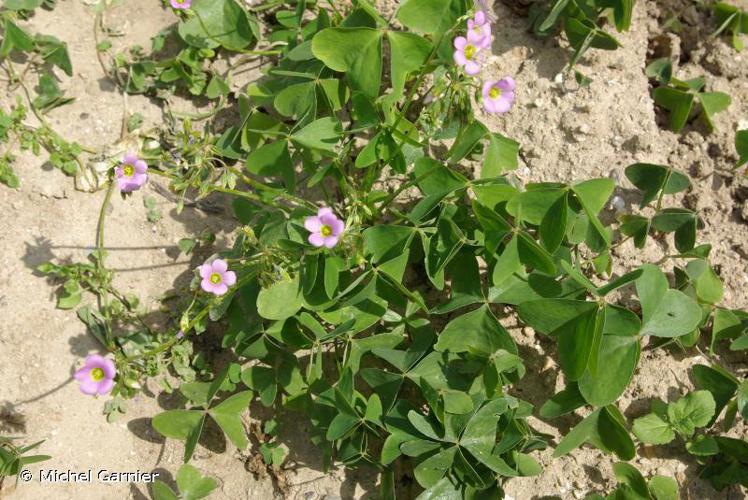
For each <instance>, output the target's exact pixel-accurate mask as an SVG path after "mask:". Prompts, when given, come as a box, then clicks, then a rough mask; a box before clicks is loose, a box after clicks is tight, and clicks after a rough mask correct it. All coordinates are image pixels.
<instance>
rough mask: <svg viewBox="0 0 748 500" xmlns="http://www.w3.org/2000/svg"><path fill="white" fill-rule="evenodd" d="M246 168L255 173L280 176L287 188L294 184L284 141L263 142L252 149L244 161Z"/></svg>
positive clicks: (289, 156) (291, 165)
mask: <svg viewBox="0 0 748 500" xmlns="http://www.w3.org/2000/svg"><path fill="white" fill-rule="evenodd" d="M245 167H246V169H247V170H249V171H250V172H252V173H253V174H256V175H263V176H277V177H281V178H282V179H283V180H284V181H285V182H286V184H287V185H288V186H289V188H293V186H294V169H293V162H292V161H291V155H290V154H289V153H288V143H287V142H286V141H276V142H271V143H269V144H264V145H262V146H260V147H259V148H257V149H255V150H254V151H252V152H251V153H250V154H249V156H248V157H247V161H246V162H245Z"/></svg>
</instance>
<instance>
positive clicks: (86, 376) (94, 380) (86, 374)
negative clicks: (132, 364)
mask: <svg viewBox="0 0 748 500" xmlns="http://www.w3.org/2000/svg"><path fill="white" fill-rule="evenodd" d="M116 375H117V369H116V368H115V367H114V362H113V361H112V360H111V359H107V358H104V357H102V356H99V355H98V354H92V355H90V356H88V357H87V358H86V362H85V364H84V365H83V368H81V369H80V370H78V371H77V372H75V375H73V376H74V377H75V380H77V381H78V382H80V390H81V392H82V393H83V394H88V395H89V396H93V395H94V394H100V395H102V396H103V395H104V394H109V392H110V391H111V390H112V387H114V377H115V376H116Z"/></svg>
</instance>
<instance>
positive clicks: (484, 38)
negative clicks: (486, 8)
mask: <svg viewBox="0 0 748 500" xmlns="http://www.w3.org/2000/svg"><path fill="white" fill-rule="evenodd" d="M467 28H468V31H467V40H468V42H469V43H472V44H473V45H475V46H476V47H480V48H481V49H488V48H490V47H491V42H492V41H493V36H492V35H491V23H490V22H489V21H488V18H487V17H486V13H485V12H483V11H482V10H479V11H478V12H476V13H475V17H473V19H468V22H467Z"/></svg>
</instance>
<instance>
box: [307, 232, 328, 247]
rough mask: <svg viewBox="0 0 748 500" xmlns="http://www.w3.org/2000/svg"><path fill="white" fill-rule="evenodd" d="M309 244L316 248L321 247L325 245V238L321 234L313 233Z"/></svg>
mask: <svg viewBox="0 0 748 500" xmlns="http://www.w3.org/2000/svg"><path fill="white" fill-rule="evenodd" d="M309 243H311V244H312V245H314V246H315V247H321V246H322V245H324V244H325V238H324V237H323V236H322V235H321V234H320V233H312V234H310V235H309Z"/></svg>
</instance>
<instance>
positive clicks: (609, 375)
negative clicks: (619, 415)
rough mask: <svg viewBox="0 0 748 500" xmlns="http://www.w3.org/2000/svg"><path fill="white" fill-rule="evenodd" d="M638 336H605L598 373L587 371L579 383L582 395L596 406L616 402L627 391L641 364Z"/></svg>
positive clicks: (603, 337) (601, 347)
mask: <svg viewBox="0 0 748 500" xmlns="http://www.w3.org/2000/svg"><path fill="white" fill-rule="evenodd" d="M640 349H641V348H640V346H639V339H638V337H626V336H619V335H603V336H602V342H601V346H600V353H599V361H598V367H597V372H596V373H594V374H593V373H592V371H591V370H589V369H588V370H587V371H586V372H585V374H584V375H583V376H582V378H581V379H580V380H579V392H581V393H582V395H584V399H586V400H587V402H588V403H590V404H591V405H593V406H605V405H608V404H611V403H613V402H614V401H616V399H618V397H619V396H620V395H621V394H623V391H625V390H626V387H627V386H628V384H629V382H630V381H631V379H632V378H633V376H634V370H635V369H636V364H637V362H638V361H639V352H640Z"/></svg>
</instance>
